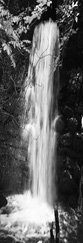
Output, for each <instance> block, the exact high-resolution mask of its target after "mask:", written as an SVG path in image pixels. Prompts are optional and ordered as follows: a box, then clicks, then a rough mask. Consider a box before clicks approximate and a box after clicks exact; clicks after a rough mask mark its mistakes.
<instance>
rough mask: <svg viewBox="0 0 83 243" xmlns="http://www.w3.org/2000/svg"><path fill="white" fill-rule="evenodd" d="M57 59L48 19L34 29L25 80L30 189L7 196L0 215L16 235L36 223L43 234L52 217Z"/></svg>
mask: <svg viewBox="0 0 83 243" xmlns="http://www.w3.org/2000/svg"><path fill="white" fill-rule="evenodd" d="M58 58H59V30H58V27H57V24H56V23H54V22H52V21H51V20H49V21H48V22H44V23H41V24H40V25H39V26H37V27H36V28H35V30H34V35H33V41H32V49H31V54H30V59H29V68H28V75H27V78H26V80H25V107H24V118H23V129H22V139H24V140H25V141H26V143H27V155H28V161H27V163H28V164H29V169H30V183H29V184H30V192H26V193H24V195H15V196H11V197H8V206H7V210H9V211H8V214H5V215H1V218H0V223H1V227H2V229H3V228H5V230H8V231H9V232H12V233H14V235H15V236H18V235H19V236H18V238H19V237H22V236H23V235H25V234H26V237H28V236H29V235H30V234H31V235H33V234H36V233H37V227H36V226H37V225H40V226H39V232H40V233H41V234H42V235H44V234H45V233H46V232H47V233H48V227H47V222H48V223H49V222H52V220H54V214H53V206H54V203H55V200H56V197H57V192H56V186H55V185H56V138H57V134H56V130H55V127H56V120H57V117H58V109H57V96H58ZM9 208H11V209H9ZM34 225H36V226H34ZM46 228H47V229H46Z"/></svg>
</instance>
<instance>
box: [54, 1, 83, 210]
mask: <svg viewBox="0 0 83 243" xmlns="http://www.w3.org/2000/svg"><path fill="white" fill-rule="evenodd" d="M81 2H82V1H81ZM81 2H80V6H81V7H80V8H79V9H80V14H79V17H78V23H77V27H78V31H77V30H76V29H75V30H76V31H75V33H74V34H72V35H71V36H70V38H69V40H68V42H67V46H66V48H65V50H64V52H63V56H62V60H63V61H62V62H63V63H62V67H61V70H60V74H61V76H60V92H59V100H58V109H59V114H60V116H62V117H63V121H64V129H63V131H62V133H59V136H58V148H57V157H58V168H59V169H58V171H59V173H58V184H59V191H60V193H61V194H62V195H64V196H65V197H67V195H68V203H69V205H70V207H76V204H77V198H78V196H79V183H80V176H81V173H80V171H81V167H82V166H83V127H82V117H83V8H82V7H83V3H81ZM81 8H82V10H81ZM74 27H75V26H73V28H74ZM57 131H58V129H57Z"/></svg>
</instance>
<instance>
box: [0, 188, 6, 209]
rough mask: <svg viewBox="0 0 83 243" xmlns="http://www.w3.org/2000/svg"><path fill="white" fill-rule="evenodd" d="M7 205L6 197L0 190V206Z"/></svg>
mask: <svg viewBox="0 0 83 243" xmlns="http://www.w3.org/2000/svg"><path fill="white" fill-rule="evenodd" d="M6 205H7V199H6V198H5V197H4V196H3V194H2V193H1V192H0V208H2V207H5V206H6Z"/></svg>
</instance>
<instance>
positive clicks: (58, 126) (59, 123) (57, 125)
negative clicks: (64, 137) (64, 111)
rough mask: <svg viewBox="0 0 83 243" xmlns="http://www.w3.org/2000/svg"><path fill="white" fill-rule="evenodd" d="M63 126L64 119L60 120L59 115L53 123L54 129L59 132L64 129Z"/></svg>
mask: <svg viewBox="0 0 83 243" xmlns="http://www.w3.org/2000/svg"><path fill="white" fill-rule="evenodd" d="M64 127H65V124H64V121H63V120H62V118H61V117H59V118H58V119H57V120H56V123H55V131H56V132H57V133H59V134H61V133H62V132H63V130H64Z"/></svg>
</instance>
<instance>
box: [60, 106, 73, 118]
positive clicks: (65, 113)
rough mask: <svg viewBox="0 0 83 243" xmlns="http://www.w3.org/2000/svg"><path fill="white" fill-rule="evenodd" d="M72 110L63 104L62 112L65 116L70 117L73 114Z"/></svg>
mask: <svg viewBox="0 0 83 243" xmlns="http://www.w3.org/2000/svg"><path fill="white" fill-rule="evenodd" d="M73 113H74V112H73V110H72V109H71V108H70V107H69V106H67V105H66V106H65V108H64V110H63V114H64V116H65V117H67V118H68V117H72V116H73Z"/></svg>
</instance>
